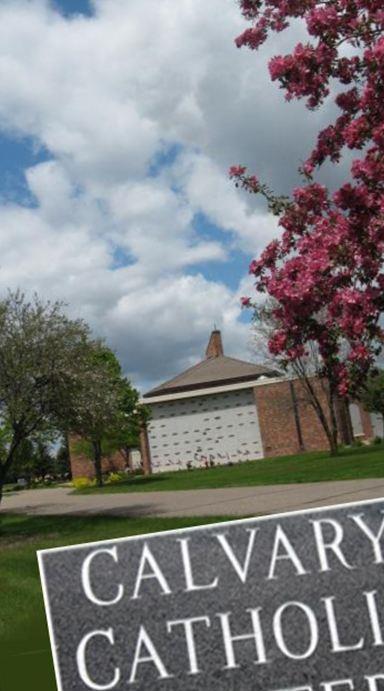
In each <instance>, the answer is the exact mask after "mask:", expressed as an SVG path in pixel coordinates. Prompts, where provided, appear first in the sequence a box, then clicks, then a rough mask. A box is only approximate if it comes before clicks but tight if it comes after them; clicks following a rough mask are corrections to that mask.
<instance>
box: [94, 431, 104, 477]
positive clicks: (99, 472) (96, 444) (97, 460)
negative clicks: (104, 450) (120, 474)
mask: <svg viewBox="0 0 384 691" xmlns="http://www.w3.org/2000/svg"><path fill="white" fill-rule="evenodd" d="M92 447H93V462H94V464H95V471H96V482H97V485H98V487H102V486H103V472H102V468H101V443H100V441H99V440H96V441H93V442H92Z"/></svg>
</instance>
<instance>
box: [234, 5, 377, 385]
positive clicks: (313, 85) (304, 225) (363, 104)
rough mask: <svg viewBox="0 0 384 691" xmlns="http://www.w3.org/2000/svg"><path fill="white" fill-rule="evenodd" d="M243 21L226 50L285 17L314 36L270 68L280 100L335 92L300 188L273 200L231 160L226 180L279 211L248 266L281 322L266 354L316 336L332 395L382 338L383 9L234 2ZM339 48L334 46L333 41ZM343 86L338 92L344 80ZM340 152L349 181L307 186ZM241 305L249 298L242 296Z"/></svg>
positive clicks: (264, 34)
mask: <svg viewBox="0 0 384 691" xmlns="http://www.w3.org/2000/svg"><path fill="white" fill-rule="evenodd" d="M240 5H241V8H242V12H243V15H244V17H245V19H246V20H248V21H250V22H251V23H252V26H251V27H250V28H248V29H247V30H246V31H245V32H244V33H243V34H242V35H241V36H239V37H238V38H237V39H236V44H237V46H239V47H240V46H248V47H249V48H251V49H257V48H259V46H260V45H261V44H262V43H264V42H265V41H266V40H267V38H268V35H269V33H270V32H274V31H275V32H279V31H282V30H283V29H285V28H286V27H287V26H288V25H289V22H290V21H291V19H295V18H301V19H303V20H304V21H305V23H306V26H307V30H308V33H309V35H310V37H311V39H312V41H313V42H311V43H306V44H303V43H299V44H298V45H297V46H296V47H295V48H294V50H293V52H292V53H291V54H290V55H285V56H281V55H278V56H275V57H274V58H272V60H271V61H270V64H269V70H270V75H271V79H272V80H276V81H278V82H279V83H280V86H281V88H282V89H283V90H284V91H285V92H286V98H287V99H292V98H305V99H306V100H307V106H308V107H309V108H316V107H318V106H320V105H321V104H322V103H323V101H324V99H325V98H326V97H327V96H328V95H329V93H330V83H331V80H333V81H335V80H336V81H337V82H339V84H340V85H341V87H342V88H341V90H338V93H337V95H336V96H335V102H336V104H337V106H338V108H339V109H340V111H341V114H340V115H339V116H338V117H337V118H336V119H335V121H334V122H333V123H331V124H329V125H328V126H327V127H326V128H324V129H323V130H322V131H321V132H320V133H319V135H318V138H317V142H316V145H315V147H314V149H313V151H312V152H311V154H310V156H309V157H308V160H307V161H305V163H304V164H303V166H302V172H303V174H304V175H305V176H306V177H307V180H308V184H305V185H303V186H301V187H299V188H297V189H295V190H294V191H293V195H292V200H290V201H289V203H284V204H281V203H279V202H278V198H276V199H275V201H274V200H273V198H272V195H271V193H269V191H268V190H267V188H266V187H265V185H263V184H261V183H260V182H259V180H258V179H257V178H255V177H254V176H252V175H249V174H247V170H246V168H245V167H243V166H234V167H233V168H232V169H231V172H230V174H231V176H232V177H233V178H235V180H236V184H238V185H241V186H242V187H244V188H245V189H247V190H248V191H250V192H261V193H262V194H264V196H265V197H266V198H267V199H268V202H269V204H270V208H272V210H273V211H274V213H277V214H278V215H279V216H280V221H279V223H280V226H281V227H282V228H283V234H282V237H281V238H280V239H279V240H274V241H273V242H272V243H270V244H269V245H268V246H267V247H266V249H265V250H264V251H263V252H262V254H261V255H260V257H259V258H258V259H255V260H254V261H252V263H251V265H250V272H251V273H252V274H253V275H254V276H255V279H256V289H257V290H259V291H262V292H266V293H267V294H268V295H270V296H271V297H273V298H274V299H275V300H276V301H277V304H278V307H277V309H276V316H277V317H278V320H279V324H280V327H279V329H278V330H277V331H276V332H275V333H274V335H273V337H272V338H271V341H270V344H269V347H270V350H271V352H272V353H274V354H276V355H279V356H280V357H282V358H286V360H287V361H289V360H292V359H297V358H300V357H302V356H303V354H304V353H305V348H306V344H307V343H309V342H315V343H317V345H318V347H319V351H320V353H321V355H322V358H323V361H324V372H325V373H326V374H327V376H328V377H331V378H332V382H333V385H335V386H336V387H337V389H338V392H339V393H340V394H341V395H348V394H350V393H351V392H353V391H354V390H355V389H356V387H358V386H359V385H360V383H361V382H362V381H363V380H364V377H365V376H366V374H367V372H368V369H369V367H370V366H371V364H372V362H373V359H374V356H375V353H377V349H378V347H380V346H381V345H382V342H383V341H384V334H383V331H382V329H381V327H380V324H379V318H380V314H381V313H382V311H383V309H384V108H383V103H384V35H383V34H384V6H383V0H332V2H331V3H323V2H320V0H240ZM343 44H346V45H348V46H349V49H348V51H345V50H344V49H343V48H342V46H343ZM345 86H346V87H347V88H345V89H344V88H343V87H345ZM345 147H348V148H349V149H351V150H352V151H356V152H359V157H358V158H356V159H355V160H354V161H353V163H352V166H351V178H350V180H348V181H346V182H345V183H344V184H343V185H341V187H340V188H339V189H338V190H337V191H336V192H335V193H334V194H333V195H330V194H329V193H328V191H327V190H326V188H325V187H324V186H322V185H319V184H317V183H315V182H313V181H312V176H313V174H314V171H315V169H316V168H317V167H318V166H321V165H322V164H323V163H324V162H325V161H326V160H330V161H332V162H334V163H337V162H338V161H339V160H340V158H341V156H342V153H343V149H345ZM243 304H244V305H246V306H247V305H250V304H251V303H250V300H249V298H247V299H246V300H244V301H243Z"/></svg>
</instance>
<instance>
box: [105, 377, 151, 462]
mask: <svg viewBox="0 0 384 691" xmlns="http://www.w3.org/2000/svg"><path fill="white" fill-rule="evenodd" d="M139 398H140V397H139V393H138V391H137V390H136V389H134V388H133V387H132V385H131V383H130V382H129V381H128V380H127V379H123V380H122V387H121V395H120V400H119V414H118V424H117V426H116V428H115V429H112V430H110V431H109V432H108V434H107V435H106V438H105V439H104V440H103V448H105V450H107V451H108V452H111V451H112V452H113V451H118V452H120V454H121V455H122V456H123V458H124V461H125V464H126V467H127V468H129V470H130V471H132V470H133V468H132V464H131V452H132V449H136V448H138V447H139V446H140V431H141V429H142V428H143V427H144V426H145V425H146V423H147V422H148V420H149V418H150V410H149V408H148V406H145V405H142V404H141V403H140V402H139Z"/></svg>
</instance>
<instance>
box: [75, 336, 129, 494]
mask: <svg viewBox="0 0 384 691" xmlns="http://www.w3.org/2000/svg"><path fill="white" fill-rule="evenodd" d="M121 396H122V377H121V368H120V364H119V362H118V360H117V358H116V356H115V355H114V354H113V353H112V351H111V350H109V348H107V347H106V346H105V345H103V344H102V343H98V342H95V343H94V344H92V348H91V351H90V356H89V358H88V360H87V363H86V366H85V368H84V370H83V373H82V376H81V379H79V387H78V390H77V392H76V398H75V400H74V402H73V408H72V410H71V411H70V412H69V414H68V415H67V417H68V419H69V431H71V432H73V433H76V434H77V435H79V436H80V437H81V441H80V442H79V444H78V445H77V446H78V448H81V450H82V451H83V452H85V453H86V454H87V455H89V451H88V449H90V451H91V458H92V460H93V463H94V465H95V474H96V481H97V484H98V485H99V486H101V485H102V484H103V472H102V456H103V449H102V444H103V440H105V439H107V438H108V435H111V434H113V433H114V432H116V431H117V430H118V428H119V423H120V420H121V416H120V400H121Z"/></svg>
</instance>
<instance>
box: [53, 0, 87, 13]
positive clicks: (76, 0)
mask: <svg viewBox="0 0 384 691" xmlns="http://www.w3.org/2000/svg"><path fill="white" fill-rule="evenodd" d="M52 5H53V6H54V7H56V8H57V9H58V10H59V11H60V12H62V13H63V14H64V15H65V16H67V17H71V16H73V15H77V14H83V15H85V16H92V14H93V9H92V3H91V2H89V1H88V0H53V1H52Z"/></svg>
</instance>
